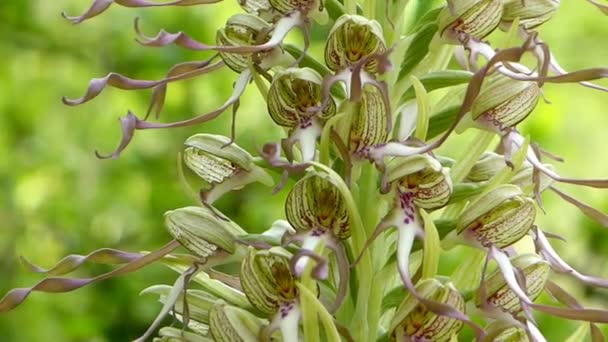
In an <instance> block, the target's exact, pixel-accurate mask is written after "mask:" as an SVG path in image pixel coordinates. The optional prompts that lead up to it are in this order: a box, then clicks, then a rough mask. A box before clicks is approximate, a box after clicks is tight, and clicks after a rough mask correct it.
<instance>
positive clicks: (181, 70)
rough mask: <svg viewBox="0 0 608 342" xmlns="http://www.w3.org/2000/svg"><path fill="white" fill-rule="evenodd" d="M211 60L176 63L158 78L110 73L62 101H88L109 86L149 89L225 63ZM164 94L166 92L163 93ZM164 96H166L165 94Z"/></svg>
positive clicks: (68, 102) (195, 74)
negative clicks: (145, 78)
mask: <svg viewBox="0 0 608 342" xmlns="http://www.w3.org/2000/svg"><path fill="white" fill-rule="evenodd" d="M210 62H211V60H209V61H202V62H187V63H181V64H177V65H175V66H174V67H173V68H171V70H169V74H168V75H167V77H165V78H163V79H161V80H158V81H152V80H137V79H133V78H129V77H126V76H123V75H120V74H117V73H113V72H112V73H109V74H108V75H107V76H106V77H103V78H94V79H92V80H91V81H90V82H89V86H88V88H87V91H86V94H85V95H84V96H82V97H80V98H77V99H69V98H67V97H65V96H64V97H63V99H62V101H63V103H64V104H66V105H68V106H78V105H81V104H83V103H85V102H88V101H90V100H92V99H94V98H95V97H97V96H98V95H99V94H101V92H102V91H103V90H104V89H105V88H106V87H108V86H110V87H114V88H118V89H122V90H139V89H149V88H155V87H158V86H161V85H165V86H166V84H167V83H170V82H175V81H180V80H184V79H188V78H192V77H195V76H198V75H202V74H205V73H209V72H211V71H215V70H217V69H219V68H220V67H222V66H223V65H224V63H223V62H217V63H215V64H211V65H209V64H210ZM159 95H161V94H157V95H156V96H153V101H158V100H154V99H155V98H156V97H158V96H159ZM162 95H164V93H163V94H162ZM163 97H164V96H163Z"/></svg>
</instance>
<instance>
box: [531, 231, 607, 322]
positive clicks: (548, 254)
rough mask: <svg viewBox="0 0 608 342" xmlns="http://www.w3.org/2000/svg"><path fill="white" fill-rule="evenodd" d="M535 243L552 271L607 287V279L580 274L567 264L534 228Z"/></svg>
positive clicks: (542, 234)
mask: <svg viewBox="0 0 608 342" xmlns="http://www.w3.org/2000/svg"><path fill="white" fill-rule="evenodd" d="M535 244H536V249H537V250H538V252H539V253H541V254H542V255H543V257H544V258H545V259H546V260H547V261H548V262H549V263H550V264H551V267H552V268H553V270H554V271H556V272H558V273H564V274H569V275H571V276H573V277H575V278H576V279H578V280H580V281H582V282H583V283H585V284H588V285H591V286H597V287H603V288H608V279H604V278H599V277H593V276H588V275H584V274H581V273H579V272H578V271H577V270H575V269H574V268H572V267H571V266H570V265H568V264H567V263H566V262H565V261H564V260H563V259H562V258H561V257H560V256H559V254H557V252H556V251H555V250H554V249H553V247H552V246H551V244H550V243H549V240H547V237H546V236H545V234H544V233H543V232H542V231H541V230H540V229H536V230H535ZM607 319H608V318H607Z"/></svg>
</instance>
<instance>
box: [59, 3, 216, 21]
mask: <svg viewBox="0 0 608 342" xmlns="http://www.w3.org/2000/svg"><path fill="white" fill-rule="evenodd" d="M220 1H222V0H174V1H168V2H157V1H149V0H95V1H94V2H93V3H92V4H91V7H89V9H87V10H86V12H84V13H83V14H82V15H79V16H76V17H72V16H69V15H67V14H66V13H65V12H62V13H61V15H62V16H63V17H64V18H66V19H67V20H69V21H71V22H72V23H73V24H80V23H81V22H83V21H85V20H87V19H91V18H93V17H96V16H98V15H100V14H101V13H103V12H105V11H106V10H107V9H108V8H109V7H110V6H111V5H112V4H117V5H120V6H124V7H161V6H196V5H205V4H214V3H216V2H220Z"/></svg>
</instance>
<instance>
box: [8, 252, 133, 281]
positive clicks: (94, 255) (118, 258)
mask: <svg viewBox="0 0 608 342" xmlns="http://www.w3.org/2000/svg"><path fill="white" fill-rule="evenodd" d="M139 257H141V254H138V253H131V252H125V251H120V250H117V249H111V248H101V249H98V250H95V251H93V252H91V253H89V254H87V255H79V254H72V255H68V256H66V257H64V258H63V259H61V260H60V261H59V262H58V263H57V264H55V266H53V267H51V268H50V269H45V268H42V267H39V266H36V265H34V264H32V263H31V262H29V261H28V260H27V259H26V258H25V257H23V256H22V257H20V258H21V262H22V263H23V264H24V265H25V266H26V267H27V268H28V269H29V270H31V271H32V272H36V273H45V274H47V275H53V276H58V275H64V274H67V273H70V272H72V271H74V270H76V269H78V268H79V267H80V266H81V265H82V264H84V263H85V262H92V263H96V264H124V263H127V262H130V261H133V260H135V259H137V258H139Z"/></svg>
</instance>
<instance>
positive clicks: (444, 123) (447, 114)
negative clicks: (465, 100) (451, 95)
mask: <svg viewBox="0 0 608 342" xmlns="http://www.w3.org/2000/svg"><path fill="white" fill-rule="evenodd" d="M459 110H460V105H455V106H451V107H448V108H445V109H444V110H442V111H440V112H438V113H435V114H432V115H431V118H430V119H429V129H428V132H427V134H426V138H427V139H433V138H435V137H436V136H438V135H440V134H441V133H443V132H445V131H446V130H447V129H448V128H450V126H452V124H454V121H456V118H457V115H458V111H459Z"/></svg>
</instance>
